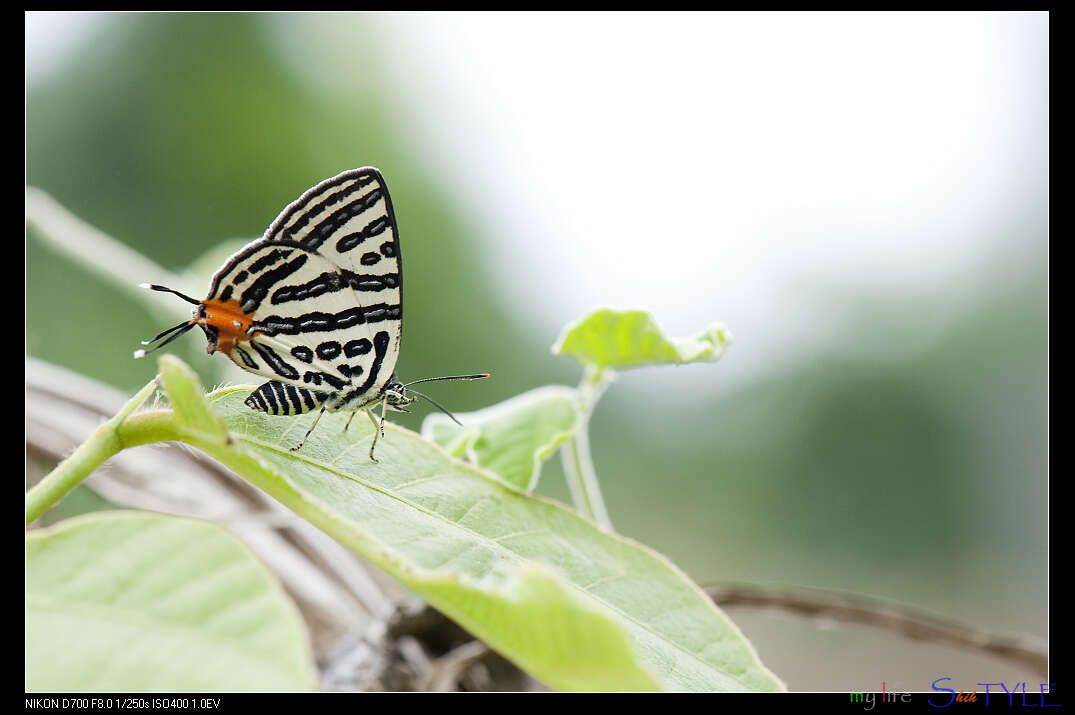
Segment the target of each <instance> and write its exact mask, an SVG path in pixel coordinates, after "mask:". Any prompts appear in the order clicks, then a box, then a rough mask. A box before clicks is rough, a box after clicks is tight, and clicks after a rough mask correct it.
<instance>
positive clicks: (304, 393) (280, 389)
mask: <svg viewBox="0 0 1075 715" xmlns="http://www.w3.org/2000/svg"><path fill="white" fill-rule="evenodd" d="M329 396H330V395H329V393H327V392H321V391H319V390H307V389H306V388H304V387H296V386H294V385H285V384H284V383H282V382H277V381H275V380H270V381H269V382H266V383H265V384H264V385H262V386H261V387H259V388H258V389H256V390H254V391H253V392H251V393H250V396H249V397H247V398H246V400H245V402H246V405H247V406H248V407H252V408H253V409H255V410H258V411H260V412H267V413H268V414H270V415H301V414H304V413H306V412H312V411H313V410H316V409H317V408H318V407H321V406H322V405H323V404H324V403H325V400H327V399H328V398H329Z"/></svg>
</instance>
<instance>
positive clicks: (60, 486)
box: [26, 378, 175, 524]
mask: <svg viewBox="0 0 1075 715" xmlns="http://www.w3.org/2000/svg"><path fill="white" fill-rule="evenodd" d="M156 388H157V378H153V379H152V380H150V381H149V383H147V384H146V386H145V387H143V388H142V389H141V390H139V391H138V392H137V393H136V394H135V395H134V397H132V398H131V399H130V400H128V401H127V404H125V405H124V406H123V407H122V408H121V409H120V411H119V412H118V413H116V416H115V417H113V418H111V419H110V420H108V421H107V422H105V423H104V424H102V425H101V426H100V427H98V428H97V431H96V432H94V433H93V434H92V435H91V436H90V438H89V439H88V440H86V441H85V442H83V443H82V444H81V445H79V446H78V448H77V449H76V450H75V451H74V452H73V453H72V454H71V456H70V457H68V458H67V459H65V460H63V461H62V462H60V463H59V464H58V465H57V466H56V468H55V469H53V470H52V471H51V472H49V473H48V475H46V476H45V477H44V478H43V479H42V480H41V481H40V482H38V483H37V484H35V485H34V486H33V488H32V489H30V490H29V491H27V492H26V523H27V524H30V523H32V522H33V521H34V520H36V519H37V518H38V517H39V516H41V515H42V514H44V513H45V512H46V511H48V510H49V509H50V508H51V507H52V506H53V505H54V504H55V503H56V502H58V501H59V500H60V499H62V498H63V497H64V496H65V495H66V494H67V493H68V492H70V491H71V490H72V489H74V488H75V487H76V486H78V485H79V483H81V482H82V480H83V479H85V478H86V477H88V476H89V475H90V474H92V473H93V470H95V469H97V467H99V466H101V465H102V464H103V463H104V462H105V461H107V460H108V458H109V457H111V456H112V455H114V454H116V453H117V452H119V451H120V450H121V449H123V448H124V447H131V446H134V445H136V444H145V443H146V442H156V441H160V440H161V439H174V436H171V437H169V436H168V435H170V434H174V432H175V430H174V429H168V427H169V426H170V424H171V419H170V416H171V415H172V413H171V411H170V410H158V411H154V412H149V413H144V414H141V415H139V416H138V418H137V419H136V418H132V417H131V413H133V412H134V411H135V410H136V409H138V407H139V406H140V405H141V404H142V403H143V402H145V401H146V398H148V397H149V396H150V395H151V394H153V391H154V390H155V389H156ZM132 426H133V427H135V428H136V429H133V430H132V429H130V427H132Z"/></svg>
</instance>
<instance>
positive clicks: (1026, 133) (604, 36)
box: [27, 12, 1049, 382]
mask: <svg viewBox="0 0 1075 715" xmlns="http://www.w3.org/2000/svg"><path fill="white" fill-rule="evenodd" d="M30 16H31V18H30V22H29V23H28V36H27V54H28V62H29V63H30V65H31V66H32V67H34V69H35V71H36V68H37V67H40V68H41V69H42V71H47V70H48V68H49V66H51V65H52V64H53V63H54V61H55V59H56V58H59V57H62V55H63V53H64V51H65V48H67V47H70V46H73V45H75V44H77V42H80V41H85V37H86V36H87V35H88V34H89V33H92V31H93V30H94V29H95V26H96V25H97V24H98V22H99V16H93V15H74V16H72V15H69V14H41V13H31V14H30ZM1048 20H1049V18H1048V15H1047V14H1046V13H873V12H871V13H846V12H836V13H817V12H814V13H773V12H766V13H701V14H689V13H673V14H633V13H622V14H621V13H571V14H561V13H507V14H501V13H430V14H426V13H401V14H380V15H374V16H350V15H336V14H332V15H301V14H288V15H283V16H280V17H278V19H277V23H278V26H280V27H287V28H288V30H289V32H287V33H280V36H281V39H282V42H286V38H298V40H297V42H301V46H300V45H297V44H290V45H289V44H284V45H283V47H284V51H285V53H287V55H288V56H289V58H290V59H291V60H292V61H293V62H292V64H293V66H294V68H295V71H296V72H299V73H303V74H304V76H306V77H307V78H308V79H309V80H310V81H323V82H325V85H326V86H328V87H335V88H337V89H338V88H339V87H341V86H343V87H346V86H347V78H349V77H354V76H355V73H356V72H360V71H362V68H359V67H354V66H352V65H351V64H350V63H349V62H348V56H349V55H348V53H347V48H348V46H349V39H350V40H351V41H353V39H351V38H353V37H354V36H355V35H354V31H353V27H354V24H353V23H356V22H370V21H373V22H375V23H377V24H378V27H379V28H380V33H379V34H380V35H381V36H382V37H384V38H385V46H386V48H388V49H386V51H389V52H391V55H390V57H391V60H392V63H391V64H392V67H393V71H394V72H395V79H396V81H398V82H400V83H405V84H407V85H408V86H410V87H411V88H412V90H413V91H412V92H411V94H410V96H411V98H412V99H411V104H410V106H409V107H407V108H406V109H407V111H405V112H402V113H401V120H402V121H403V124H402V125H401V131H407V129H408V125H407V124H406V123H407V122H411V123H412V124H411V125H410V128H411V129H413V135H414V136H415V138H416V142H415V144H414V146H413V147H412V150H413V151H414V152H415V154H416V156H418V157H421V158H422V159H423V160H426V161H428V162H429V164H430V165H431V167H432V169H433V170H434V171H435V172H436V173H437V174H438V177H439V179H440V180H441V182H442V183H443V185H445V186H446V187H448V188H449V190H451V191H454V192H456V196H457V197H458V199H459V200H460V201H463V202H467V204H468V205H469V207H470V210H469V211H468V213H469V214H470V215H472V216H473V217H474V221H475V224H474V225H475V229H476V231H477V234H478V235H477V236H476V238H478V239H480V241H481V242H482V244H479V245H482V250H485V251H492V252H493V255H494V256H495V257H496V259H497V260H496V265H504V266H512V265H515V266H523V267H524V268H523V269H522V270H519V271H505V273H504V284H503V287H504V295H505V300H507V301H509V302H511V303H514V304H515V305H516V307H517V310H518V311H520V315H521V316H525V317H521V319H522V320H526V321H527V322H529V323H530V324H533V325H535V329H537V330H541V331H544V333H547V336H548V341H549V343H550V344H551V342H552V340H553V339H554V338H555V336H556V333H557V331H558V329H559V327H560V326H561V325H563V324H564V323H566V322H568V321H569V320H572V319H574V318H576V317H579V316H581V315H582V314H584V313H586V312H587V311H589V310H590V309H591V308H594V307H597V306H601V305H612V306H616V307H643V308H646V309H649V310H651V311H653V312H654V313H655V314H656V316H657V317H658V320H659V321H660V322H661V324H662V325H663V326H666V327H667V329H668V330H669V331H670V332H672V333H673V334H686V333H691V332H694V331H696V330H699V329H701V328H702V327H704V326H705V325H706V324H707V323H709V322H710V321H712V320H714V319H719V320H722V321H723V322H725V323H726V324H727V325H728V326H729V327H730V328H731V329H732V332H733V333H734V334H735V336H736V345H735V346H734V347H733V348H732V350H731V351H730V352H729V354H728V358H727V359H726V361H727V365H726V366H721V368H719V369H720V372H721V378H722V381H724V380H726V379H728V378H731V379H732V381H735V377H736V376H738V377H746V376H747V375H749V374H750V373H751V372H752V367H751V366H752V365H768V366H770V367H772V365H773V364H774V360H773V355H775V354H780V355H794V354H795V353H796V351H797V350H799V349H808V348H809V346H811V345H817V344H819V343H820V342H822V341H824V340H825V339H826V337H827V335H828V334H829V333H830V332H831V331H832V330H833V329H834V327H835V326H834V325H833V324H832V320H831V317H830V315H829V313H830V312H831V310H832V305H831V304H830V303H828V302H818V301H816V300H815V299H814V296H815V293H814V291H816V290H817V289H819V288H821V289H824V288H825V287H826V286H831V287H832V289H833V290H834V291H840V290H843V289H844V288H847V287H860V286H875V287H880V288H887V289H890V290H891V291H893V292H894V293H896V294H897V295H907V296H916V295H923V294H925V295H929V294H936V295H937V296H938V299H939V305H938V308H937V314H936V315H934V316H931V317H932V318H937V319H938V320H934V321H932V323H931V321H929V320H926V321H924V323H926V324H931V325H932V330H933V331H936V330H938V329H941V327H943V320H941V318H943V313H944V305H943V303H944V301H943V300H941V299H942V298H944V297H945V296H944V293H943V291H944V289H945V286H946V285H947V284H948V283H950V282H951V280H952V277H953V275H955V274H960V273H964V272H966V271H968V270H969V269H970V268H971V267H972V266H974V265H976V264H979V263H980V262H981V261H982V260H983V259H984V257H985V256H987V255H989V254H990V253H991V252H992V251H993V250H996V248H997V246H996V244H995V242H996V241H998V240H1004V239H1005V238H1008V239H1010V238H1011V237H1010V236H1005V235H1004V234H1005V232H1004V231H998V230H997V229H998V227H1003V226H1005V225H1006V224H1008V223H1009V222H1015V221H1019V220H1023V221H1025V217H1026V215H1027V212H1028V211H1032V210H1033V209H1031V208H1028V207H1038V208H1037V212H1038V213H1040V210H1041V209H1040V207H1044V206H1046V205H1047V204H1046V202H1045V201H1044V200H1043V199H1042V198H1041V197H1043V196H1045V195H1047V191H1048V131H1049V126H1048V116H1047V113H1048V50H1049V47H1048V30H1049V22H1048ZM300 25H301V26H304V27H305V31H300V32H295V29H296V27H299V26H300ZM308 33H309V34H308ZM313 35H316V36H317V38H318V41H317V42H310V41H308V40H309V37H311V36H313ZM304 37H305V38H306V41H302V38H304ZM29 79H30V81H32V79H33V78H32V77H30V78H29ZM341 168H342V167H341ZM1041 218H1042V220H1043V221H1044V217H1041ZM520 276H523V277H524V279H523V280H520ZM804 296H806V297H805V298H804ZM930 330H931V329H930V327H929V325H926V326H925V327H924V330H923V338H928V337H929V334H930ZM737 354H739V355H742V357H741V358H740V359H737V360H736V359H732V358H733V357H735V356H736V355H737ZM700 369H704V368H700ZM695 377H697V376H695ZM682 379H683V380H684V382H689V381H690V380H692V379H694V378H693V377H691V376H688V375H686V374H684V375H683V378H682Z"/></svg>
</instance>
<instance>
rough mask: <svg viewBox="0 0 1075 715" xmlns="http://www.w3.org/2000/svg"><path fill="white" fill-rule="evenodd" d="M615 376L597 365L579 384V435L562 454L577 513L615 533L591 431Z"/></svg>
mask: <svg viewBox="0 0 1075 715" xmlns="http://www.w3.org/2000/svg"><path fill="white" fill-rule="evenodd" d="M613 377H614V373H613V371H612V370H608V369H604V368H600V367H597V366H596V365H588V366H587V367H586V372H585V373H584V374H583V377H582V382H581V383H580V384H579V395H580V396H581V398H582V410H581V412H580V414H579V424H578V425H577V429H576V431H575V436H574V437H573V438H572V439H570V440H568V441H567V442H565V443H564V445H563V449H562V450H561V452H560V454H561V460H562V462H563V466H564V475H565V476H566V478H567V486H568V488H569V489H570V490H571V500H572V502H574V504H575V510H576V511H578V512H579V513H581V514H585V515H586V516H588V517H590V518H591V519H593V521H594V522H595V523H597V524H598V525H599V526H600V527H601V528H603V529H605V530H606V531H610V532H611V531H613V528H612V519H610V518H609V515H608V509H607V508H606V507H605V500H604V497H602V496H601V485H600V484H599V483H598V481H597V472H596V470H594V466H593V458H592V457H591V456H590V434H589V430H590V416H591V415H592V414H593V410H594V407H595V406H596V405H597V401H598V400H599V399H601V395H602V394H604V392H605V389H606V388H607V387H608V385H609V383H611V382H612V379H613Z"/></svg>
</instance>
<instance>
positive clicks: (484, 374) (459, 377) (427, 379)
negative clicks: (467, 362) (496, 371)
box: [403, 372, 489, 397]
mask: <svg viewBox="0 0 1075 715" xmlns="http://www.w3.org/2000/svg"><path fill="white" fill-rule="evenodd" d="M483 377H489V373H487V372H482V373H478V374H476V375H446V376H444V377H423V378H422V379H421V380H414V381H412V382H408V383H405V384H404V385H403V386H404V387H410V386H411V385H417V384H418V383H419V382H436V381H438V380H480V379H481V378H483ZM418 394H421V393H418ZM423 397H424V395H423Z"/></svg>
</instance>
